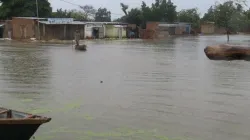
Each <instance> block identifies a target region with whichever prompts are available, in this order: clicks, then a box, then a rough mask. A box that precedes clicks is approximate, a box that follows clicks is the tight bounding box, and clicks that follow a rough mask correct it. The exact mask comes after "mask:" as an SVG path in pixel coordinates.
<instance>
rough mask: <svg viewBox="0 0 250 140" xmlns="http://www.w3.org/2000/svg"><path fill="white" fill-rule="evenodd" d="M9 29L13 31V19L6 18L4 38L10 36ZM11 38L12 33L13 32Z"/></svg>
mask: <svg viewBox="0 0 250 140" xmlns="http://www.w3.org/2000/svg"><path fill="white" fill-rule="evenodd" d="M8 31H10V32H12V20H6V21H5V26H4V31H3V38H9V35H8ZM11 38H13V37H12V33H11Z"/></svg>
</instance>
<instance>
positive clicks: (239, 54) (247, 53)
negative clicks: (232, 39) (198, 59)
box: [204, 44, 250, 61]
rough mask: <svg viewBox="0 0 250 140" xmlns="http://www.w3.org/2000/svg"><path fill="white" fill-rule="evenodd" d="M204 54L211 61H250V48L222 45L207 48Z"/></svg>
mask: <svg viewBox="0 0 250 140" xmlns="http://www.w3.org/2000/svg"><path fill="white" fill-rule="evenodd" d="M204 52H205V54H206V56H207V57H208V58H209V59H211V60H246V61H249V60H250V47H244V46H236V45H225V44H222V45H217V46H207V47H206V48H205V49H204Z"/></svg>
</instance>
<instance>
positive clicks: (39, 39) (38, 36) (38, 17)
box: [36, 0, 41, 40]
mask: <svg viewBox="0 0 250 140" xmlns="http://www.w3.org/2000/svg"><path fill="white" fill-rule="evenodd" d="M36 16H37V20H38V22H37V25H38V40H40V39H41V37H40V24H39V14H38V2H37V0H36Z"/></svg>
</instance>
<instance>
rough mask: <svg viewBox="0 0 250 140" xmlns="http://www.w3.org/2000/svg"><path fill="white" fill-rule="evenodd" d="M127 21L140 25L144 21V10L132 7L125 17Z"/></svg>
mask: <svg viewBox="0 0 250 140" xmlns="http://www.w3.org/2000/svg"><path fill="white" fill-rule="evenodd" d="M125 19H126V20H125V21H126V22H128V23H131V24H136V25H137V26H140V25H141V23H142V12H141V10H140V9H138V8H133V9H131V10H130V11H129V12H128V14H127V16H126V17H125Z"/></svg>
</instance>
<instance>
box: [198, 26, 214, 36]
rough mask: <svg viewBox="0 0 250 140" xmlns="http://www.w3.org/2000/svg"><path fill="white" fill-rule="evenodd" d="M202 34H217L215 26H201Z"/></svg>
mask: <svg viewBox="0 0 250 140" xmlns="http://www.w3.org/2000/svg"><path fill="white" fill-rule="evenodd" d="M201 33H203V34H213V33H215V27H214V24H202V25H201Z"/></svg>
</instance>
